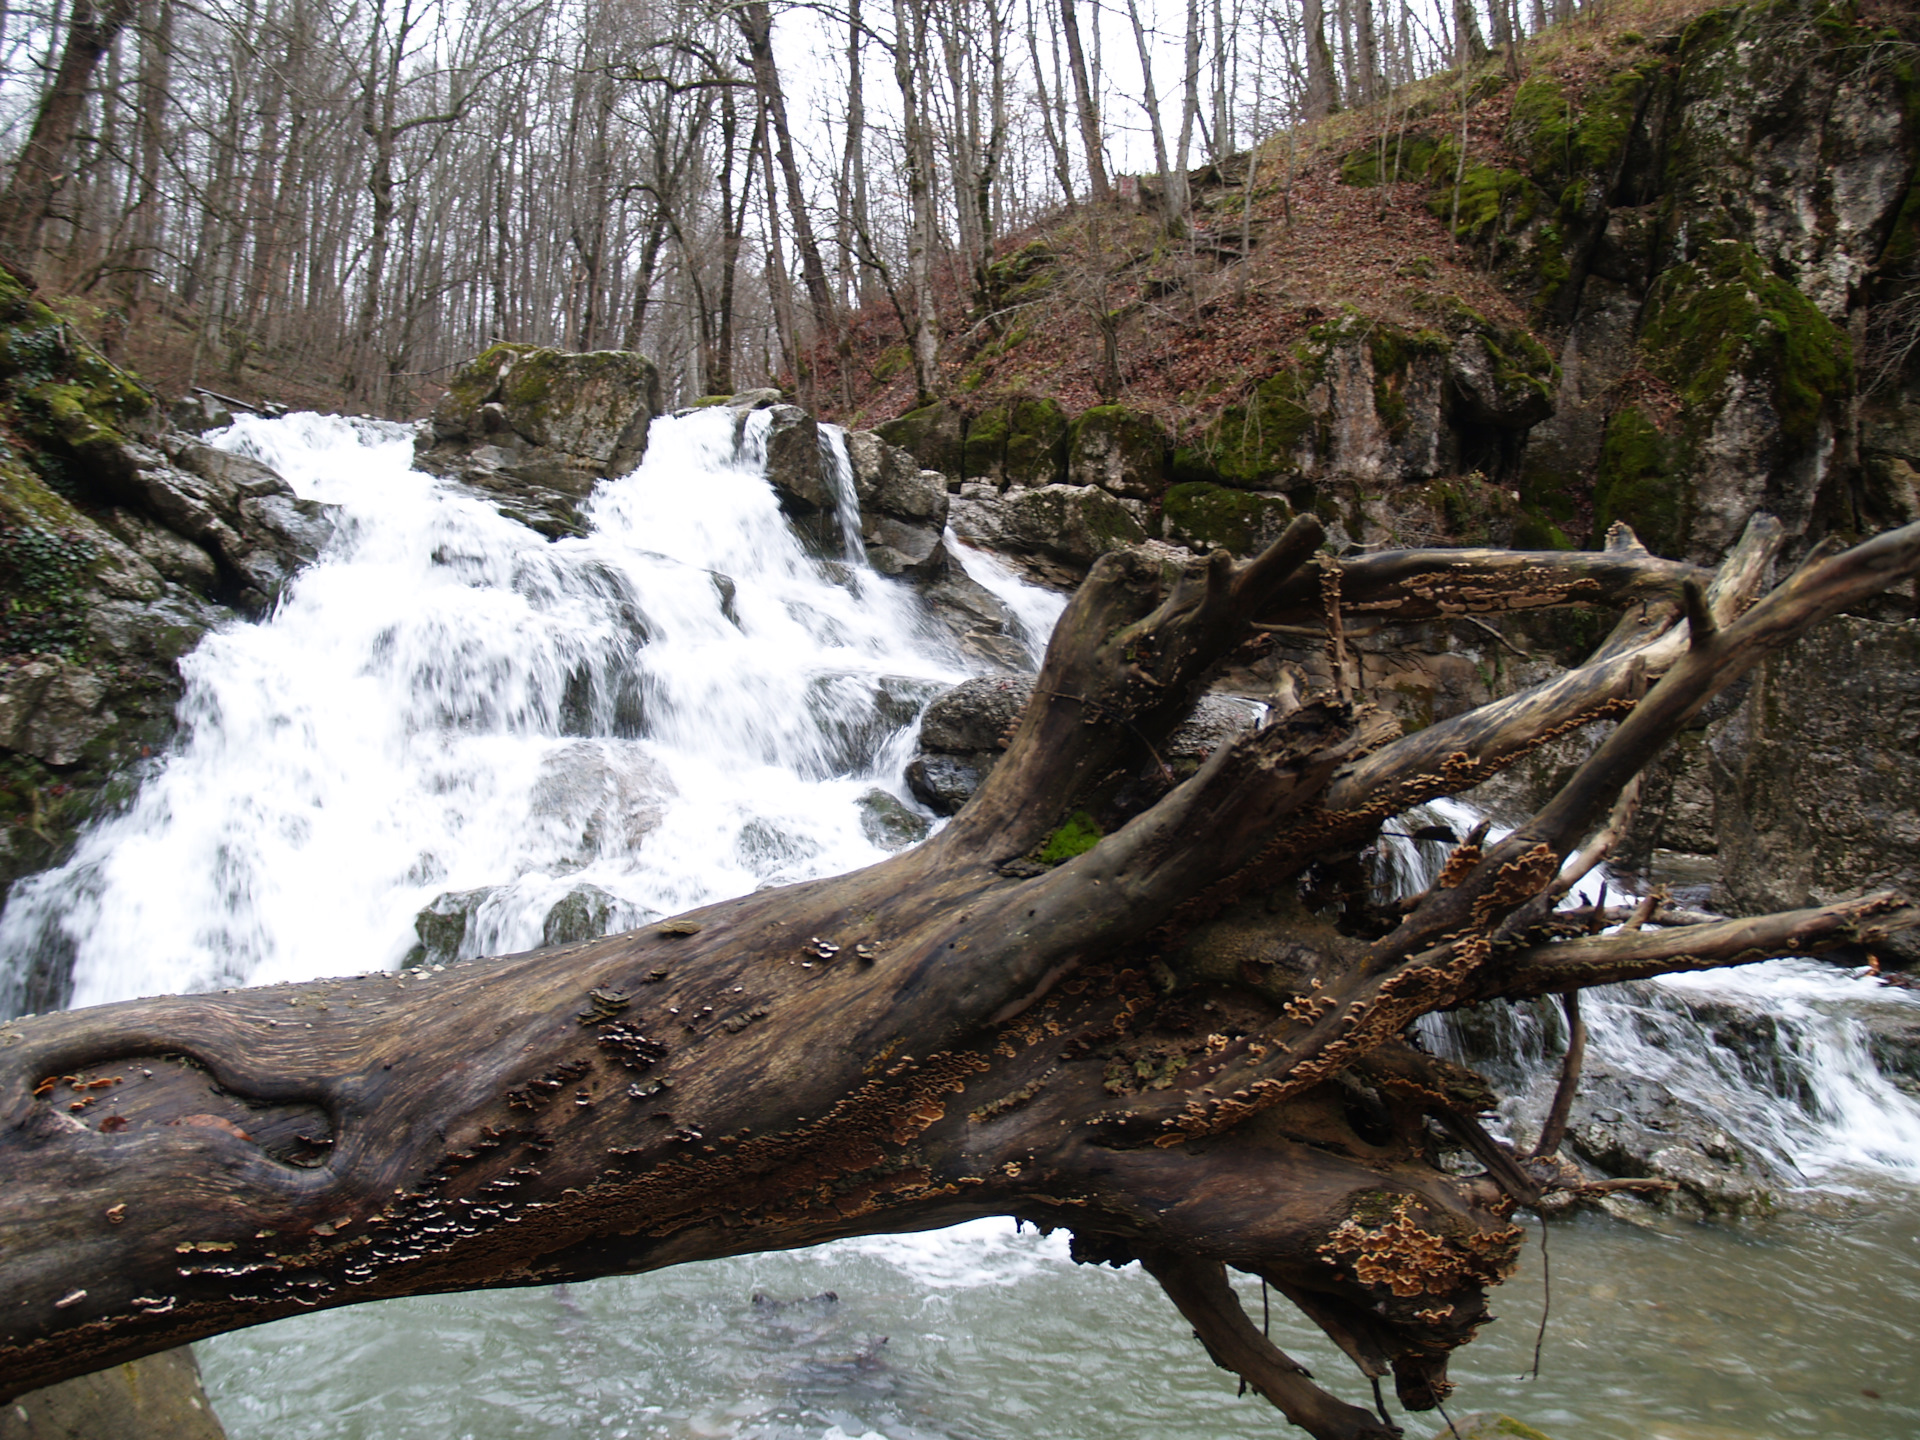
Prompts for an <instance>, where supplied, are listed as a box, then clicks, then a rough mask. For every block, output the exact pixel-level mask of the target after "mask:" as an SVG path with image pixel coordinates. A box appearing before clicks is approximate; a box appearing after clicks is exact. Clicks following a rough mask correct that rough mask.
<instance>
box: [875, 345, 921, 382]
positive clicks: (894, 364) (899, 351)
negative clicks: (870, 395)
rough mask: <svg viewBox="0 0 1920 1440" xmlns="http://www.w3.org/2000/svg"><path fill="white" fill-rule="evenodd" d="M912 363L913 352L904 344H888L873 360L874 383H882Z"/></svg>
mask: <svg viewBox="0 0 1920 1440" xmlns="http://www.w3.org/2000/svg"><path fill="white" fill-rule="evenodd" d="M912 364H913V353H912V352H911V351H910V350H908V349H907V347H906V346H904V345H889V346H888V347H887V348H886V349H885V350H882V351H881V352H880V358H879V359H878V360H875V361H874V362H873V379H874V383H875V384H878V385H884V384H885V383H886V382H887V381H889V380H891V379H892V378H893V377H894V376H896V375H898V374H900V373H901V372H902V371H904V370H906V369H908V368H909V367H910V366H912Z"/></svg>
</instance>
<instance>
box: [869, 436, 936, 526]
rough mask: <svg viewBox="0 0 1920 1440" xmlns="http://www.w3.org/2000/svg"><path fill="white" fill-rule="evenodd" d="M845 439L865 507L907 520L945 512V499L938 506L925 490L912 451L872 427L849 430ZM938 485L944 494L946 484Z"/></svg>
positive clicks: (921, 518) (926, 518)
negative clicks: (935, 505)
mask: <svg viewBox="0 0 1920 1440" xmlns="http://www.w3.org/2000/svg"><path fill="white" fill-rule="evenodd" d="M846 443H847V464H848V465H849V466H850V467H851V468H852V470H853V488H854V493H855V495H856V496H858V498H859V501H860V508H861V509H862V510H863V511H865V510H869V509H878V510H883V511H886V512H888V513H889V514H894V515H898V516H900V517H901V518H902V519H905V520H916V519H918V520H931V519H934V518H936V517H937V516H938V517H944V516H945V514H946V506H945V503H944V501H942V502H941V503H940V505H939V508H938V509H937V510H936V509H935V508H934V504H933V500H932V497H931V496H928V495H925V494H923V491H924V489H925V483H924V482H923V481H922V480H921V478H920V477H921V474H922V471H921V469H920V464H919V462H918V461H917V460H915V459H914V458H913V456H912V454H911V453H909V452H908V451H906V450H902V449H901V448H900V447H899V446H897V445H889V444H888V443H887V442H886V441H885V440H883V439H881V438H880V436H879V435H878V434H876V433H875V432H874V431H872V430H849V431H848V432H847V442H846ZM939 489H940V493H941V495H943V496H944V495H945V493H946V486H945V485H944V484H942V485H941V486H940V487H939Z"/></svg>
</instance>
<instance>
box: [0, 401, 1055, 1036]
mask: <svg viewBox="0 0 1920 1440" xmlns="http://www.w3.org/2000/svg"><path fill="white" fill-rule="evenodd" d="M766 428H767V416H766V415H765V414H764V413H761V414H756V415H753V416H749V417H748V419H747V422H746V425H745V429H744V434H743V435H741V436H740V437H739V440H738V444H737V446H736V434H735V416H734V415H733V414H731V413H729V412H725V411H719V412H715V411H706V412H700V413H696V414H693V415H689V416H686V417H682V418H672V419H662V420H659V421H656V422H655V424H654V427H653V429H652V432H651V440H650V445H649V449H648V453H647V457H646V460H645V462H644V464H643V465H642V466H641V467H640V468H639V470H638V471H636V472H635V473H634V474H632V475H630V476H628V477H627V478H625V479H623V480H619V481H613V482H608V483H606V484H603V485H602V486H600V487H599V489H598V490H597V492H596V493H595V495H594V496H593V498H592V499H591V501H590V502H589V504H588V507H587V508H588V511H589V513H590V516H591V519H592V522H593V528H592V533H591V534H590V535H589V536H588V537H587V538H585V539H568V540H561V541H559V542H557V543H549V542H548V541H546V540H544V539H542V538H541V537H539V536H538V535H535V534H533V533H532V532H531V531H529V530H527V529H525V528H524V527H522V526H520V525H518V524H515V523H514V522H512V521H510V520H507V519H505V518H503V517H502V516H501V515H499V514H498V513H496V512H495V511H494V509H493V508H492V507H491V506H490V505H489V504H487V503H486V502H485V501H484V500H483V499H481V498H477V497H476V496H475V495H474V494H472V493H470V492H467V491H464V490H462V489H461V488H460V487H457V486H453V485H449V484H446V483H443V482H440V481H437V480H435V479H433V478H431V477H429V476H426V475H424V474H421V473H419V472H416V471H413V470H411V469H410V468H409V467H410V461H411V441H412V432H411V431H410V430H408V429H406V428H405V427H401V426H395V425H383V424H375V423H369V422H355V421H348V420H342V419H334V418H325V417H321V416H316V415H302V416H294V417H291V418H288V419H284V420H275V421H267V420H255V419H247V420H242V421H240V422H239V423H238V424H236V425H235V426H234V428H233V429H232V430H231V431H230V432H228V433H227V434H226V435H225V436H224V437H223V438H222V439H221V441H220V443H221V444H223V445H225V446H227V447H229V448H231V449H234V450H238V451H241V452H243V453H247V454H251V455H254V456H256V457H257V458H259V459H261V460H264V461H265V462H266V463H268V464H270V465H272V466H273V467H274V468H275V469H277V470H279V471H280V472H281V473H282V474H283V475H285V476H286V478H287V479H288V481H289V482H290V483H291V484H292V485H293V486H294V487H295V489H296V490H297V491H298V492H299V493H300V494H301V495H302V496H304V497H310V498H313V499H316V500H320V501H324V502H327V503H330V504H333V505H337V506H339V507H340V510H339V512H338V513H339V515H340V519H341V524H340V528H339V532H338V534H337V537H336V539H335V540H334V542H333V543H332V544H331V546H330V547H329V549H328V550H327V552H326V554H325V555H324V556H322V558H321V559H320V561H319V562H318V563H316V564H315V565H313V566H312V567H310V568H309V569H308V570H306V571H305V572H304V573H302V574H301V575H300V577H299V578H298V579H297V581H296V582H295V583H294V585H293V586H292V588H291V590H290V592H289V594H288V595H287V596H286V597H285V598H284V599H283V601H282V603H281V604H280V605H279V607H278V608H277V609H276V611H275V613H274V615H273V616H272V618H271V619H270V620H268V621H267V622H265V623H263V624H260V625H235V626H232V627H230V628H228V629H225V630H222V631H220V632H218V633H216V634H213V635H210V636H208V637H207V639H206V640H205V641H204V642H203V643H202V644H201V646H200V647H199V648H198V649H197V650H196V651H195V652H194V653H193V655H192V656H190V657H189V659H188V660H187V661H186V663H185V670H186V676H187V681H188V684H187V694H186V699H185V700H184V702H183V704H182V721H183V724H182V728H181V738H180V741H179V744H178V746H177V749H176V752H175V753H174V754H173V755H172V756H171V757H170V758H169V759H168V760H167V761H166V763H165V764H164V766H162V767H161V768H160V770H159V772H158V773H157V774H156V775H154V776H153V777H152V778H150V779H149V780H148V781H147V783H146V784H145V785H144V786H143V787H142V789H141V791H140V793H139V795H138V797H137V799H136V800H135V801H134V803H133V804H132V806H131V808H130V809H129V810H128V811H127V812H126V813H125V814H123V815H121V816H119V817H118V818H116V819H113V820H111V821H109V822H107V823H106V824H104V825H102V826H100V827H98V828H97V829H95V830H94V831H93V832H92V833H91V834H89V835H88V836H86V837H85V839H84V840H83V841H82V842H81V844H80V846H79V849H78V851H77V852H76V854H75V855H74V857H73V859H72V860H71V861H70V862H69V863H68V864H67V865H65V866H63V867H62V868H61V869H59V870H56V871H53V872H50V873H48V874H45V875H42V876H39V877H36V878H35V879H33V880H30V881H28V882H26V883H24V884H22V885H21V886H20V887H19V888H18V890H17V891H16V893H15V895H14V896H13V898H12V901H11V903H10V904H9V905H8V908H7V911H6V914H5V916H4V920H3V921H0V953H4V954H6V955H9V956H14V957H20V956H24V955H26V954H28V953H30V952H32V951H34V950H36V949H45V948H46V947H49V946H60V947H64V948H66V949H69V950H70V951H71V952H72V954H73V967H74V1001H75V1003H77V1004H88V1003H94V1002H99V1001H105V1000H111V999H117V998H121V997H124V996H128V995H135V994H145V993H154V992H159V991H172V990H190V989H195V988H200V987H206V986H212V985H216V984H238V983H266V982H272V981H279V980H292V979H302V978H306V977H309V976H313V975H318V974H327V973H339V972H342V971H349V970H359V969H365V968H368V967H370V966H386V965H392V964H395V963H397V962H399V961H400V959H401V957H402V956H403V955H404V954H405V953H406V951H407V950H408V947H409V946H410V945H412V944H413V943H414V917H415V915H416V914H417V913H418V912H419V911H420V910H421V909H422V907H423V906H426V905H427V904H429V902H431V901H433V900H434V899H435V897H436V896H439V895H441V894H443V893H447V892H473V891H480V892H482V893H481V894H479V895H477V896H471V897H469V900H468V902H467V903H468V906H469V909H470V911H471V913H470V915H469V916H468V918H467V925H466V934H465V937H464V939H463V940H462V941H461V953H463V954H475V953H497V952H500V951H505V950H514V949H522V948H527V947H530V946H533V945H537V944H539V943H540V942H541V939H542V934H543V928H544V927H545V926H546V924H547V922H548V917H549V916H550V915H551V914H552V912H553V910H554V907H555V906H556V904H558V903H559V902H561V901H563V900H564V899H566V897H568V896H569V895H575V896H580V895H584V896H586V897H588V903H589V904H592V905H598V906H599V907H600V916H601V919H602V920H603V922H604V923H610V924H613V925H615V926H618V925H620V924H621V923H623V922H624V923H628V924H631V923H638V922H639V920H640V919H642V918H644V917H646V916H647V915H650V914H656V913H663V912H672V911H677V910H682V909H686V908H689V907H691V906H694V905H698V904H702V903H706V902H708V901H712V900H716V899H720V898H723V897H725V896H728V895H733V894H738V893H741V892H743V891H746V890H751V889H753V888H755V887H756V886H762V885H767V884H774V883H783V882H786V881H791V880H795V879H800V878H804V877H807V876H811V875H819V874H827V873H832V872H835V871H840V870H845V869H849V868H852V867H855V866H859V865H863V864H866V863H869V862H871V861H873V860H876V859H878V858H880V857H881V856H882V854H883V853H884V851H883V849H882V848H881V846H880V845H879V844H877V843H876V837H877V838H878V839H879V840H886V839H887V838H888V837H887V835H886V834H885V833H883V832H882V831H877V830H876V826H875V823H874V816H875V805H876V803H878V804H880V805H882V806H883V807H885V808H886V809H887V810H888V811H889V813H890V814H892V815H893V816H894V817H895V818H896V820H897V819H900V818H905V817H904V808H903V807H906V806H908V805H910V802H905V801H904V800H903V798H902V797H904V796H905V794H906V791H905V788H904V786H903V785H901V784H900V783H899V778H900V772H901V768H902V766H903V765H904V762H905V760H906V758H907V747H908V746H909V745H910V729H911V727H910V725H909V723H908V722H909V721H911V719H912V718H913V717H914V715H915V714H916V713H917V711H918V710H919V708H920V707H921V706H922V704H923V703H924V702H925V700H926V699H928V698H930V697H931V696H932V695H933V694H935V693H937V692H938V691H939V690H940V689H942V688H944V687H945V686H947V685H950V684H952V683H954V682H956V681H958V680H960V679H962V678H964V676H965V675H966V674H967V673H969V671H970V668H971V667H970V666H969V664H968V662H967V661H966V660H965V659H964V658H963V657H962V655H961V654H960V652H959V651H958V649H957V648H956V647H955V645H954V643H953V642H952V640H951V638H950V637H949V636H948V635H947V633H946V632H945V630H944V629H942V628H941V627H940V626H939V625H938V624H937V623H936V622H934V621H933V620H932V619H931V618H930V617H929V616H928V615H927V613H926V612H925V610H924V608H923V606H922V605H921V604H920V602H919V601H918V599H917V598H916V596H915V595H914V594H913V593H912V592H911V591H910V590H909V589H908V588H907V587H905V586H904V585H900V584H897V583H895V582H892V581H889V580H886V579H884V578H883V577H881V576H878V575H876V574H874V573H873V572H872V571H871V570H869V569H866V568H865V567H864V566H862V565H860V564H858V563H849V564H838V563H832V562H825V561H822V560H820V559H818V558H815V557H813V556H811V555H810V554H809V553H808V551H807V549H806V547H805V546H804V545H803V544H802V542H801V541H800V539H799V538H797V537H796V535H795V533H794V531H793V530H792V528H791V527H790V526H789V525H788V523H787V522H786V520H785V519H784V518H783V516H782V515H781V513H780V510H779V507H778V505H777V503H776V500H775V497H774V494H773V492H772V490H771V488H770V487H769V486H768V484H767V483H766V481H765V479H764V478H763V476H762V473H761V471H762V468H763V457H764V452H765V433H766ZM832 443H833V445H834V446H835V447H836V448H835V452H834V453H835V454H836V456H837V458H838V459H839V460H840V462H841V464H842V467H844V460H845V450H844V444H843V443H841V441H840V440H839V438H838V437H837V436H835V437H834V438H833V441H832ZM839 478H840V480H841V482H842V488H843V490H846V491H848V492H850V490H851V480H850V476H848V475H847V474H845V472H844V468H843V469H842V474H841V475H840V477H839ZM852 533H853V536H854V539H855V541H856V543H857V538H858V530H857V525H856V526H855V527H854V529H853V532H852ZM1049 598H1050V599H1051V597H1049ZM1056 603H1057V602H1056ZM876 790H879V791H884V792H891V796H892V798H890V799H888V798H884V797H880V796H876V795H875V793H874V792H875V791H876ZM585 887H595V888H592V889H588V888H585ZM16 963H17V960H16Z"/></svg>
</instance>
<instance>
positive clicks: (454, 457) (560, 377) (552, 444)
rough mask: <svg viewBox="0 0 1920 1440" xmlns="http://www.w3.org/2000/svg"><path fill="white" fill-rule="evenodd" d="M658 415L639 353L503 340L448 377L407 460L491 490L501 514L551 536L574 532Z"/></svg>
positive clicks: (650, 370) (654, 380)
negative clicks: (592, 498)
mask: <svg viewBox="0 0 1920 1440" xmlns="http://www.w3.org/2000/svg"><path fill="white" fill-rule="evenodd" d="M659 411H660V380H659V375H658V373H657V372H656V371H655V369H654V366H653V362H652V361H650V360H648V359H647V358H646V357H645V356H642V355H634V354H629V353H628V352H626V351H622V350H598V351H593V352H591V353H587V354H568V353H565V352H562V351H558V350H547V349H542V348H540V347H537V346H532V345H515V344H509V343H506V342H504V341H503V342H501V343H499V344H497V345H492V346H489V347H488V348H487V349H486V350H484V351H482V352H481V353H480V354H479V355H478V356H476V357H475V358H474V359H473V360H471V361H470V362H468V363H467V364H466V365H465V366H463V367H461V369H460V370H459V371H458V372H456V373H455V375H454V376H453V379H452V380H451V381H450V382H449V383H448V385H447V390H446V393H445V394H444V395H442V396H441V397H440V400H439V403H437V404H436V405H435V406H434V410H433V417H432V421H431V423H430V425H429V427H428V429H427V431H426V433H424V434H423V435H422V436H421V437H420V439H419V441H418V442H416V444H415V446H414V463H415V464H416V465H418V466H419V467H420V468H421V469H423V470H427V471H430V472H431V473H433V474H436V475H442V476H446V477H448V478H450V479H457V480H461V481H464V482H465V483H467V484H470V485H473V486H475V487H476V488H478V489H481V490H485V491H488V492H490V493H491V494H493V495H494V496H496V497H497V501H498V506H499V509H500V512H501V513H502V514H503V515H506V516H507V517H508V518H509V519H512V520H517V521H519V522H521V523H522V524H525V525H527V526H529V527H531V528H532V529H534V530H537V531H539V532H540V533H541V534H543V535H546V536H547V537H549V538H550V539H558V538H560V537H562V536H566V535H580V534H584V533H585V532H586V523H585V521H584V520H583V519H582V518H581V516H580V513H579V509H578V506H579V502H580V501H581V500H583V499H585V498H586V497H587V495H588V494H590V493H591V492H592V490H593V487H594V486H595V485H596V484H597V483H598V482H599V481H600V480H602V479H607V478H612V477H616V476H620V475H625V474H628V473H629V472H631V471H632V470H633V468H634V467H635V466H637V465H638V464H639V463H640V460H641V457H642V456H643V455H644V454H645V453H646V448H647V427H648V426H649V424H650V423H651V422H652V419H653V417H654V416H655V415H657V414H658V413H659Z"/></svg>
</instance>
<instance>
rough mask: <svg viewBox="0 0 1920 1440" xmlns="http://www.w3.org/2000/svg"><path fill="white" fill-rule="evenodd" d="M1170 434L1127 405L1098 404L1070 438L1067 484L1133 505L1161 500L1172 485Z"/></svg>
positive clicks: (1078, 418) (1080, 419)
mask: <svg viewBox="0 0 1920 1440" xmlns="http://www.w3.org/2000/svg"><path fill="white" fill-rule="evenodd" d="M1170 448H1171V447H1170V446H1169V445H1168V443H1167V432H1166V431H1165V430H1163V429H1161V427H1160V422H1159V421H1157V420H1155V419H1154V418H1153V417H1152V416H1151V415H1147V414H1144V413H1142V412H1141V411H1138V410H1133V409H1130V408H1128V407H1127V406H1125V405H1096V406H1094V407H1093V408H1092V409H1090V410H1084V411H1082V412H1081V413H1080V414H1079V415H1078V416H1076V417H1075V419H1074V421H1073V424H1072V426H1071V428H1070V429H1069V430H1068V433H1067V483H1068V484H1069V485H1097V486H1099V487H1100V488H1101V489H1102V490H1105V491H1106V492H1107V493H1108V494H1109V495H1119V496H1122V497H1124V498H1126V499H1129V500H1157V499H1159V498H1160V495H1161V492H1162V491H1164V490H1165V489H1166V485H1167V460H1168V456H1169V453H1170Z"/></svg>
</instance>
